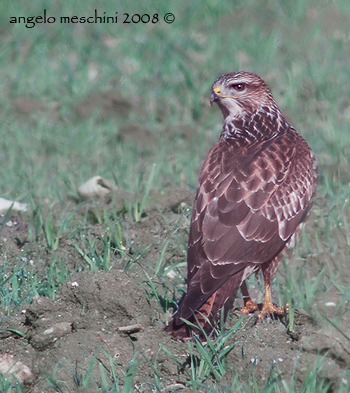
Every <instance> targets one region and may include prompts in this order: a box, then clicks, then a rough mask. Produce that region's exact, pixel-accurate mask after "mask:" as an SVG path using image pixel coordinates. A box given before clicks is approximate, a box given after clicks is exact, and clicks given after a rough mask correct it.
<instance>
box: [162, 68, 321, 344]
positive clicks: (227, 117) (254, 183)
mask: <svg viewBox="0 0 350 393" xmlns="http://www.w3.org/2000/svg"><path fill="white" fill-rule="evenodd" d="M210 102H211V104H213V103H214V102H215V103H217V104H218V106H219V108H220V110H221V112H222V114H223V116H224V126H223V129H222V132H221V135H220V138H219V140H218V142H217V144H216V145H215V146H214V147H213V148H212V149H211V150H210V151H209V153H208V156H207V158H206V159H205V162H204V165H203V168H202V172H201V175H200V178H199V183H198V188H197V193H196V197H195V201H194V205H193V210H192V218H191V226H190V233H189V240H188V252H187V267H188V272H187V293H186V294H185V295H184V296H183V298H182V299H181V301H180V304H179V308H178V310H177V312H176V314H175V315H174V316H173V318H172V320H171V321H170V323H169V325H168V326H167V327H166V328H165V330H166V331H168V332H169V333H171V334H172V335H173V336H174V337H177V338H180V339H186V338H190V337H192V334H193V333H195V334H199V336H200V337H201V338H202V339H205V335H210V334H211V333H212V332H213V328H214V326H215V324H216V323H218V321H220V318H221V319H222V317H221V316H220V315H223V316H224V319H223V320H225V318H226V316H227V313H228V311H229V310H230V308H232V306H233V302H234V300H235V297H236V295H237V291H238V289H239V288H241V291H242V294H243V298H244V306H243V307H242V308H241V311H242V312H245V313H250V312H254V311H256V310H258V305H257V304H255V303H254V302H253V301H252V300H251V299H250V297H249V293H248V290H247V286H246V284H245V279H246V278H247V277H248V276H249V275H250V274H252V273H254V272H258V271H260V270H261V271H262V274H263V277H264V282H265V297H264V304H263V306H262V309H261V310H260V312H259V313H258V315H257V319H258V320H261V319H263V318H265V317H266V316H267V315H269V314H284V312H285V308H284V307H278V306H276V305H275V304H274V303H273V302H272V297H271V280H272V279H273V277H274V274H275V272H276V270H277V266H278V264H279V262H280V260H281V258H282V256H283V253H284V251H285V250H286V249H287V248H289V247H292V246H293V245H294V243H295V240H296V238H297V236H298V234H299V233H300V230H301V228H302V225H303V223H304V221H305V219H306V217H307V215H308V213H309V211H310V209H311V207H312V204H313V199H314V196H315V192H316V184H317V164H316V159H315V157H314V154H313V152H312V151H311V149H310V147H309V145H308V143H307V142H306V141H305V139H304V138H303V137H302V136H301V135H300V134H299V133H298V132H297V131H296V130H295V129H294V128H293V126H291V125H290V124H289V122H288V121H287V119H286V118H285V117H284V115H283V114H282V112H281V110H280V109H279V107H278V106H277V104H276V102H275V100H274V98H273V96H272V94H271V91H270V90H269V88H268V87H267V85H266V84H265V82H264V81H263V80H262V79H261V78H260V77H259V76H257V75H255V74H253V73H250V72H235V73H230V74H225V75H222V76H220V77H219V78H218V79H217V80H216V81H215V82H214V84H213V85H212V93H211V97H210ZM186 321H189V322H190V323H191V324H188V323H187V322H186ZM194 326H196V327H198V330H197V329H196V328H195V327H194ZM203 331H204V332H205V334H203Z"/></svg>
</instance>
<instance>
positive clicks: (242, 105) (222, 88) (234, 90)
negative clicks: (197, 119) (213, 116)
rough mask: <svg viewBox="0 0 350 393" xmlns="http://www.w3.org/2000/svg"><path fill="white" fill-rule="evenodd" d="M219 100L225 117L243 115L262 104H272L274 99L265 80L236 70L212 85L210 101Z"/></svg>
mask: <svg viewBox="0 0 350 393" xmlns="http://www.w3.org/2000/svg"><path fill="white" fill-rule="evenodd" d="M214 102H217V103H218V105H219V107H220V109H221V112H222V114H223V115H224V118H226V117H228V116H233V117H241V116H244V115H245V114H249V113H253V112H254V111H256V110H259V109H260V108H261V107H262V106H269V105H270V106H271V104H273V103H274V99H273V97H272V94H271V92H270V90H269V88H268V87H267V86H266V84H265V82H264V81H263V80H262V79H261V78H260V77H259V76H257V75H255V74H253V73H251V72H245V71H241V72H234V73H231V74H225V75H222V76H220V77H219V78H218V79H217V80H216V81H215V82H214V83H213V86H212V93H211V96H210V103H211V105H213V103H214Z"/></svg>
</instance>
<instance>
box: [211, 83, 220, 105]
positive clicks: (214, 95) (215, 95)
mask: <svg viewBox="0 0 350 393" xmlns="http://www.w3.org/2000/svg"><path fill="white" fill-rule="evenodd" d="M220 93H221V89H220V87H219V86H215V87H214V88H213V91H212V92H211V95H210V105H213V104H214V102H215V101H218V100H219V99H220V97H221V96H220Z"/></svg>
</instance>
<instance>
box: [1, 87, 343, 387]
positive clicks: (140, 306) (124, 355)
mask: <svg viewBox="0 0 350 393" xmlns="http://www.w3.org/2000/svg"><path fill="white" fill-rule="evenodd" d="M96 101H98V102H104V103H105V105H103V110H104V111H105V112H103V114H109V113H110V112H111V113H114V112H115V110H116V108H119V109H118V110H119V112H118V111H117V112H118V113H119V114H128V113H129V111H130V109H131V106H132V105H131V103H129V102H126V101H122V99H120V97H117V96H114V95H113V94H110V93H108V94H107V93H106V94H105V93H101V94H98V95H95V96H91V97H88V98H87V99H85V100H83V101H82V102H81V103H80V104H78V105H77V106H76V108H75V109H76V113H77V115H78V116H79V117H85V116H90V115H91V113H92V111H93V110H94V108H95V107H96V105H95V104H96ZM106 103H107V104H106ZM14 104H15V105H17V107H19V106H20V107H21V108H22V109H18V111H21V112H22V113H25V114H26V113H32V112H33V111H41V110H42V106H41V104H37V103H28V102H27V101H26V102H15V103H14ZM28 108H29V109H28ZM181 129H182V132H183V135H182V137H183V138H186V139H187V138H188V139H191V135H192V129H191V128H184V127H182V128H181ZM135 134H137V135H136V136H135ZM130 135H131V137H132V138H137V139H138V140H139V141H140V144H143V145H144V146H146V147H147V146H149V145H152V144H153V142H154V136H153V135H152V132H150V131H149V130H147V128H145V127H143V126H135V124H132V123H131V124H129V125H126V126H125V127H124V128H122V129H121V131H120V136H119V137H120V138H122V139H124V138H125V139H127V138H129V137H130ZM193 196H194V193H193V192H190V191H184V190H182V189H169V190H165V192H164V193H154V194H152V195H151V203H150V204H149V208H148V209H147V211H146V212H145V214H144V215H143V216H142V217H141V219H140V221H139V222H135V220H134V218H133V217H131V215H129V214H124V215H121V216H120V220H119V223H120V226H121V229H122V234H123V246H124V247H125V252H124V253H122V254H120V253H115V254H113V251H112V252H111V259H110V263H109V266H110V270H100V271H91V270H86V263H84V261H83V260H82V257H81V255H80V254H79V253H78V252H77V250H76V249H75V248H74V246H73V243H74V238H72V237H69V238H65V237H62V238H61V239H60V243H59V247H58V250H57V251H50V250H48V249H47V245H46V243H45V239H44V238H43V236H41V237H39V239H38V241H32V242H30V241H29V240H28V227H29V217H22V218H19V217H13V218H11V219H10V220H9V221H8V222H7V225H6V226H5V227H4V228H3V230H2V232H1V238H0V252H1V254H2V256H3V257H4V256H6V260H7V263H8V265H9V267H11V265H14V264H16V263H18V261H20V260H21V259H20V257H21V255H22V254H23V253H24V252H25V253H26V255H27V256H30V255H33V259H34V260H36V261H40V263H39V262H34V263H33V265H32V272H33V274H35V275H38V276H40V273H41V274H46V273H45V272H47V264H49V263H50V262H51V261H52V260H53V255H58V257H62V256H64V258H63V259H64V260H65V261H66V263H67V265H69V267H70V268H71V270H74V269H75V270H78V271H79V270H83V271H79V272H77V273H75V274H73V275H72V276H70V277H69V278H68V279H67V280H66V282H64V283H63V284H62V285H61V286H60V288H59V290H58V292H57V293H56V296H55V299H54V300H53V299H50V298H46V297H39V296H37V297H35V298H34V300H33V302H32V303H31V304H29V305H22V306H21V308H20V309H16V310H14V312H13V313H12V314H11V315H10V316H6V315H5V312H4V311H1V310H0V322H1V324H0V372H2V373H3V374H6V373H7V374H8V375H10V374H12V375H15V376H16V377H17V378H18V379H19V380H20V381H23V383H24V389H25V390H24V391H28V392H33V393H34V392H38V393H39V392H50V391H52V392H96V391H97V388H98V387H100V386H102V385H103V381H101V376H103V375H105V376H106V378H107V379H108V380H109V384H110V381H111V380H116V379H118V380H119V383H120V385H123V384H124V383H126V381H128V376H127V375H125V372H126V370H128V367H129V371H130V373H131V372H132V368H133V366H134V365H135V364H136V377H135V378H134V380H133V381H132V383H133V386H134V389H135V391H139V392H151V391H156V390H152V389H153V388H152V386H154V385H156V381H157V383H158V384H160V385H161V386H162V389H163V390H162V391H164V392H172V391H192V389H191V387H189V386H190V381H191V372H192V371H191V368H190V367H191V362H192V364H195V363H197V364H199V363H200V361H201V355H200V353H199V351H198V349H196V347H195V343H193V342H180V341H176V340H174V339H172V338H171V337H170V336H169V335H168V334H167V333H165V332H164V331H163V328H164V326H165V322H166V318H169V317H170V315H169V313H168V314H167V313H166V312H165V311H164V309H163V306H164V305H162V302H161V300H162V299H160V301H157V300H156V298H155V296H154V295H152V290H151V288H150V286H149V278H150V279H151V280H152V282H153V283H154V284H155V286H156V287H157V290H158V291H159V293H160V294H164V291H168V293H169V292H170V293H171V292H173V296H174V300H178V299H179V297H180V296H181V295H180V294H179V292H178V291H177V290H175V288H183V289H185V267H184V266H183V267H181V268H179V269H175V270H173V271H172V273H173V272H174V271H175V272H176V274H171V275H169V276H168V277H167V278H165V279H164V278H163V279H162V281H161V280H160V279H159V278H158V277H157V275H156V274H155V266H156V264H157V261H159V258H160V255H161V254H162V252H163V251H164V247H165V245H166V244H167V247H166V249H165V252H164V255H163V260H164V261H171V263H177V262H185V260H186V242H187V236H188V227H189V214H190V207H191V205H192V199H193ZM113 203H114V199H113V198H112V202H111V203H110V204H109V205H108V209H110V211H115V209H114V207H113ZM87 206H88V207H87V208H89V209H90V210H91V216H94V215H95V216H97V215H96V214H94V209H95V208H96V206H94V205H92V206H89V205H87ZM104 207H106V206H104ZM97 208H98V207H97ZM117 210H119V208H118V209H117ZM54 214H55V212H52V215H54ZM76 214H85V213H84V211H82V212H80V211H79V212H76ZM100 216H101V214H100ZM77 222H79V219H77ZM309 227H312V224H309ZM76 232H77V233H78V234H79V233H80V234H81V233H83V234H84V235H83V236H85V237H89V236H90V237H91V238H93V239H94V240H95V248H96V249H98V250H101V253H102V252H103V250H104V244H103V239H104V238H105V228H104V227H103V226H102V225H101V224H95V225H94V224H91V226H90V227H88V228H82V229H77V230H76ZM80 240H81V239H80ZM167 242H168V243H167ZM339 244H340V243H339ZM344 250H348V248H347V247H346V245H344ZM338 252H340V250H338ZM344 252H345V251H344ZM38 255H40V258H35V257H38ZM322 257H323V258H324V259H326V258H327V256H322V255H321V256H320V257H319V258H318V257H317V258H316V257H312V258H310V261H312V264H311V263H310V266H311V267H310V269H311V270H312V269H313V272H314V274H315V275H317V272H318V271H319V270H320V266H321V265H322V264H326V263H327V262H328V261H326V260H324V261H322ZM307 258H309V257H308V256H307ZM169 263H170V262H168V264H169ZM295 263H296V262H295ZM300 263H304V260H302V259H301V261H300ZM313 264H314V265H313ZM183 265H184V263H183ZM84 266H85V270H84V268H83V267H84ZM281 270H282V269H280V272H279V273H278V274H281ZM347 272H348V270H347ZM345 273H346V272H345ZM345 273H344V274H345ZM344 277H345V276H344ZM254 293H255V298H257V297H258V294H257V293H258V292H257V290H256V289H255V290H254V288H253V290H252V294H253V296H254ZM253 300H254V299H253ZM342 301H343V294H341V293H340V292H339V291H338V290H337V289H336V288H333V290H328V291H327V299H324V298H323V297H322V296H320V298H319V299H316V303H317V304H318V306H319V307H318V309H319V314H320V315H322V316H323V318H317V319H315V318H312V317H311V316H310V315H308V314H307V313H306V312H304V311H302V310H299V312H297V313H296V319H295V322H294V327H293V331H292V332H290V331H288V328H287V323H286V321H285V320H282V321H280V320H270V319H269V320H266V321H264V322H263V323H259V324H257V325H254V323H253V322H254V317H244V318H243V319H242V321H240V319H241V318H242V316H241V315H239V313H237V312H232V313H231V316H230V318H229V320H228V321H227V323H226V329H227V330H229V329H230V328H233V327H234V331H233V332H232V334H231V335H230V336H229V338H228V340H227V342H226V343H225V345H224V348H227V347H228V346H230V345H232V349H231V351H229V353H228V354H227V356H226V358H225V367H226V373H225V374H224V375H223V376H222V378H221V380H220V381H219V386H221V388H220V389H222V391H223V392H224V391H230V390H229V386H230V385H231V384H232V381H233V380H234V379H235V378H238V379H239V380H240V381H241V382H242V384H248V386H247V389H249V384H250V383H253V376H254V377H255V379H256V381H257V383H258V385H259V386H260V387H261V386H265V384H266V383H267V381H268V380H269V381H270V382H271V380H273V378H277V379H278V378H279V377H283V378H285V379H286V380H288V379H291V378H292V377H294V378H298V379H299V384H302V381H303V378H304V376H305V375H306V372H307V370H310V369H313V368H314V365H315V362H316V359H317V358H318V356H319V354H321V355H324V356H325V362H324V367H323V369H322V370H321V371H320V378H321V377H326V378H328V379H329V381H331V382H332V384H331V387H330V389H329V391H332V389H333V391H337V386H338V385H339V384H340V383H343V384H345V383H348V384H349V383H350V381H346V380H344V378H345V377H344V374H343V372H344V370H345V369H346V368H347V367H348V365H349V364H350V340H349V336H350V333H349V328H348V326H349V325H350V319H349V317H348V315H349V313H348V314H346V315H344V316H343V318H339V323H338V325H337V327H335V326H333V324H332V323H328V322H327V320H330V319H331V318H332V317H333V316H334V315H335V313H336V309H335V307H333V306H332V304H334V305H337V304H339V303H341V302H342ZM325 304H327V306H325ZM321 320H322V321H323V323H321V322H320V321H321ZM218 342H219V341H217V342H216V344H217V343H218ZM203 345H204V344H203ZM204 347H205V345H204ZM191 348H192V350H193V354H194V355H193V356H192V358H191V357H190V352H191ZM205 348H206V347H205ZM170 354H172V355H170ZM213 362H215V359H213ZM8 364H10V365H12V367H7V366H6V365H8ZM6 367H7V368H6ZM89 370H92V371H91V372H90V371H89ZM90 374H91V376H90V381H88V380H87V377H88V376H89V375H90ZM204 377H205V378H206V379H205V381H204V380H203V382H204V383H205V384H206V385H207V386H210V385H212V386H214V383H215V382H214V376H213V375H212V374H211V373H207V374H205V376H203V379H204ZM198 379H199V377H198ZM153 384H154V385H153ZM86 386H88V387H86ZM201 389H202V390H201V391H203V392H205V391H209V390H207V388H204V387H201ZM208 389H209V388H208ZM217 389H219V388H218V387H216V391H218V390H217ZM131 390H132V388H130V391H131Z"/></svg>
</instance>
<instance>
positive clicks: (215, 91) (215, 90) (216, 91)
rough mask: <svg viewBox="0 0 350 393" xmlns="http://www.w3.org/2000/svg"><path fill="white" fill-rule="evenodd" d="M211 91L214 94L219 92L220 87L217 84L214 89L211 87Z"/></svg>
mask: <svg viewBox="0 0 350 393" xmlns="http://www.w3.org/2000/svg"><path fill="white" fill-rule="evenodd" d="M213 92H214V93H215V94H220V93H221V90H220V87H219V86H215V87H214V89H213Z"/></svg>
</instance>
